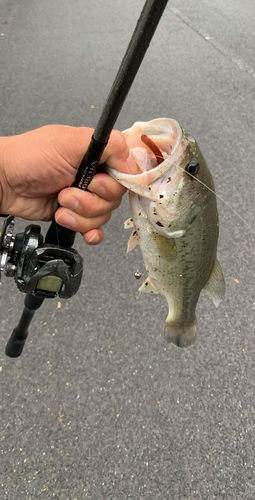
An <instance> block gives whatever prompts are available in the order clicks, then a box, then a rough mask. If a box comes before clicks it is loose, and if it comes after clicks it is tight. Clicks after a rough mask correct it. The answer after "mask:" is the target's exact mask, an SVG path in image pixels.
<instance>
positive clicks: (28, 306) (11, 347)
mask: <svg viewBox="0 0 255 500" xmlns="http://www.w3.org/2000/svg"><path fill="white" fill-rule="evenodd" d="M43 300H44V299H41V298H39V297H35V296H34V295H32V294H30V293H27V295H26V297H25V304H24V305H25V307H24V310H23V313H22V316H21V318H20V321H19V324H18V326H16V328H14V330H13V332H12V334H11V336H10V338H9V340H8V342H7V345H6V348H5V354H6V355H7V356H9V358H18V357H19V356H20V355H21V353H22V351H23V347H24V345H25V342H26V338H27V336H28V328H29V325H30V323H31V321H32V318H33V316H34V313H35V311H36V309H39V307H40V306H41V305H42V303H43Z"/></svg>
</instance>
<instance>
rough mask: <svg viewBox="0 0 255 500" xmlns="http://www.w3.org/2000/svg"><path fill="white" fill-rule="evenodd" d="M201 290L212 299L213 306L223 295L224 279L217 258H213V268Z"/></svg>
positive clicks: (216, 304) (219, 301) (216, 305)
mask: <svg viewBox="0 0 255 500" xmlns="http://www.w3.org/2000/svg"><path fill="white" fill-rule="evenodd" d="M203 290H204V291H205V293H206V295H207V296H208V297H209V298H210V299H211V300H212V302H213V303H214V305H215V307H218V306H219V305H220V303H221V302H222V300H223V299H224V295H225V281H224V278H223V274H222V270H221V267H220V264H219V262H218V259H217V258H216V259H215V263H214V266H213V270H212V273H211V276H210V278H209V280H208V281H207V283H206V285H205V286H204V288H203Z"/></svg>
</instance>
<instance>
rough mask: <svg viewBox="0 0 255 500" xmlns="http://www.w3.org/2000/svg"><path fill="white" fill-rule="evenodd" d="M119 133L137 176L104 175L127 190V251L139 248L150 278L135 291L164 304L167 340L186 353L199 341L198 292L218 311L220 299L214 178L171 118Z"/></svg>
mask: <svg viewBox="0 0 255 500" xmlns="http://www.w3.org/2000/svg"><path fill="white" fill-rule="evenodd" d="M123 134H124V137H125V139H126V141H127V144H128V146H129V150H130V154H131V155H132V157H133V159H134V161H135V163H136V166H137V172H136V173H134V174H133V173H131V174H124V173H121V172H118V171H117V170H114V169H112V168H110V167H107V171H108V173H109V174H110V175H111V176H112V177H113V178H114V179H116V180H117V181H118V182H119V183H120V184H122V185H123V186H125V187H126V188H127V189H128V190H129V203H130V209H131V218H130V219H128V220H127V221H126V222H125V228H132V234H131V236H130V239H129V242H128V250H127V251H128V252H130V251H131V250H132V249H133V248H135V246H136V245H140V249H141V253H142V257H143V261H144V264H145V268H146V271H147V273H148V277H147V278H146V280H145V281H144V283H143V284H142V286H141V287H140V288H139V290H140V291H141V292H146V293H155V294H160V295H163V296H164V297H165V298H166V300H167V303H168V309H169V310H168V315H167V318H166V326H165V339H166V341H167V342H169V343H173V344H175V345H176V346H178V347H181V348H186V347H190V346H191V345H193V344H194V342H195V340H196V335H197V321H196V314H195V313H196V306H197V302H198V299H199V296H200V293H201V291H202V290H204V292H205V293H206V294H207V296H208V297H209V298H210V299H211V300H212V302H213V303H214V305H215V306H216V307H218V306H219V305H220V303H221V302H222V300H223V298H224V295H225V282H224V277H223V273H222V270H221V267H220V264H219V262H218V259H217V243H218V237H219V219H218V210H217V203H216V194H215V188H214V183H213V179H212V175H211V173H210V171H209V168H208V167H207V164H206V162H205V159H204V157H203V155H202V153H201V151H200V149H199V146H198V144H197V142H196V140H195V139H194V138H193V137H192V136H191V135H190V134H188V133H186V132H185V131H184V130H183V129H182V128H181V126H180V125H179V123H178V122H177V121H176V120H174V119H170V118H157V119H154V120H151V121H148V122H136V123H134V125H133V126H132V127H131V128H129V129H127V130H125V131H124V132H123Z"/></svg>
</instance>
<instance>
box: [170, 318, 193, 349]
mask: <svg viewBox="0 0 255 500" xmlns="http://www.w3.org/2000/svg"><path fill="white" fill-rule="evenodd" d="M196 323H197V322H196V319H195V320H194V321H193V323H190V324H188V325H185V326H180V325H178V323H175V322H174V321H169V322H168V321H167V322H166V329H165V339H166V341H167V342H169V343H170V342H172V343H173V344H175V345H177V346H178V347H190V346H191V345H193V344H194V342H195V340H196V336H197V327H196Z"/></svg>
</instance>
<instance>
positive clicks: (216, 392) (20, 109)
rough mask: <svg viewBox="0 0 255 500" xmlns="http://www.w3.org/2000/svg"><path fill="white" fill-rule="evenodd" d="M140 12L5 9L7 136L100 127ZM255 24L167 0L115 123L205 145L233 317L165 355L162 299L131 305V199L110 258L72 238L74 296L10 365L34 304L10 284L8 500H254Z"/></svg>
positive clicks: (4, 395)
mask: <svg viewBox="0 0 255 500" xmlns="http://www.w3.org/2000/svg"><path fill="white" fill-rule="evenodd" d="M143 3H144V2H143V1H141V0H129V1H128V2H126V1H125V2H124V1H121V0H112V1H111V2H105V1H104V0H97V1H96V2H88V1H87V0H75V2H71V1H68V0H53V1H52V0H51V1H50V0H42V1H37V0H29V1H28V0H19V1H18V2H16V1H14V0H0V27H1V33H0V35H1V37H0V47H1V50H0V52H1V55H0V116H1V121H0V133H1V135H13V134H19V133H22V132H25V131H27V130H31V129H34V128H37V127H41V126H43V125H46V124H49V123H63V124H69V125H74V126H81V125H87V126H91V127H94V126H95V125H96V123H97V120H98V118H99V116H100V111H101V110H102V107H103V104H104V101H105V99H106V97H107V94H108V92H109V89H110V87H111V84H112V82H113V80H114V77H115V74H116V72H117V70H118V67H119V64H120V62H121V59H122V57H123V55H124V53H125V50H126V47H127V45H128V42H129V39H130V37H131V34H132V32H133V29H134V27H135V25H136V21H137V19H138V17H139V14H140V12H141V9H142V6H143ZM254 16H255V4H254V1H253V0H243V1H242V2H240V1H239V0H225V1H224V2H222V0H215V1H214V2H211V1H209V0H201V1H200V2H197V1H195V0H189V2H182V1H181V0H170V1H169V4H168V6H167V8H166V10H165V13H164V15H163V18H162V20H161V21H160V24H159V26H158V29H157V32H156V34H155V36H154V38H153V41H152V43H151V45H150V48H149V50H148V52H147V54H146V57H145V59H144V61H143V63H142V66H141V68H140V71H139V73H138V75H137V77H136V80H135V82H134V85H133V87H132V89H131V91H130V94H129V96H128V98H127V100H126V103H125V104H124V106H123V109H122V111H121V113H120V116H119V118H118V121H117V124H116V128H118V129H119V130H124V129H126V128H128V127H130V126H131V125H132V124H133V123H134V122H135V121H141V120H144V121H148V120H151V119H153V118H157V117H169V118H175V119H176V120H177V121H178V122H179V123H180V125H181V126H182V127H183V128H184V129H185V130H186V131H187V132H189V133H190V134H192V135H193V136H194V137H195V138H196V139H197V141H198V144H199V146H200V148H201V150H202V152H203V154H204V156H205V158H206V160H207V163H208V166H209V168H210V170H211V172H212V175H213V178H214V182H215V186H216V192H217V194H218V209H219V218H220V239H219V245H218V259H219V261H220V263H221V266H222V269H223V273H224V277H225V281H226V297H225V300H224V302H223V303H222V304H221V306H220V307H219V309H215V308H214V306H213V304H212V303H211V302H210V301H209V300H208V299H207V298H206V297H205V296H204V295H203V294H201V297H200V299H199V304H198V307H197V322H198V338H197V341H196V343H195V345H194V346H193V347H192V348H190V349H187V350H181V349H178V348H176V347H175V346H173V345H168V344H166V342H165V340H164V335H163V332H164V323H165V319H166V316H167V304H166V302H165V299H164V298H163V297H160V296H149V295H147V294H140V293H139V292H138V287H139V282H138V281H137V280H136V279H135V277H134V273H135V271H136V270H137V269H139V270H140V272H141V273H142V279H145V277H146V272H145V270H144V267H143V262H142V258H141V254H140V250H139V248H138V247H136V248H135V249H134V250H133V251H132V252H131V253H129V254H128V255H127V254H126V245H127V241H128V237H129V232H128V231H126V230H124V228H123V222H124V220H126V219H127V218H128V216H129V206H128V198H127V196H125V197H124V199H123V202H122V204H121V206H120V207H119V209H118V210H117V211H115V212H114V214H113V216H112V218H111V220H110V222H109V223H108V224H107V226H106V229H105V240H104V242H103V243H102V244H101V245H99V246H98V247H93V248H92V247H87V246H86V245H85V244H84V243H83V240H82V238H81V237H80V236H78V237H77V239H76V248H77V250H78V251H79V252H80V253H81V254H82V256H83V257H84V264H85V265H84V277H83V281H82V285H81V287H80V290H79V292H78V293H77V295H76V296H74V297H73V298H72V299H70V300H67V301H64V300H58V299H56V300H54V301H47V302H46V301H45V303H44V304H43V306H42V308H41V310H40V311H38V313H37V314H36V316H35V318H34V320H33V324H32V326H31V331H30V334H29V338H28V340H27V344H26V346H25V349H24V352H23V354H22V356H21V357H20V358H18V359H10V358H8V357H7V356H5V352H4V350H5V345H6V342H7V340H8V338H9V335H10V333H11V331H12V329H13V327H14V326H16V324H17V322H18V319H19V317H20V313H21V310H22V307H23V300H24V296H23V295H22V294H21V293H20V292H19V291H18V290H17V288H16V285H15V284H14V282H13V280H12V279H11V278H4V279H3V282H2V286H1V289H0V294H1V305H0V367H1V368H0V379H1V419H0V437H1V461H0V470H1V474H0V477H1V481H0V487H1V490H2V493H1V494H0V496H1V498H3V499H4V500H25V499H27V500H34V499H36V498H40V499H47V500H48V499H53V498H54V499H58V500H83V499H93V500H99V499H100V500H101V499H111V500H125V499H127V498H131V499H134V500H136V499H137V500H168V499H171V500H177V499H178V500H179V499H181V500H182V499H194V500H200V499H201V500H207V499H208V500H212V499H228V500H241V499H246V500H247V499H254V498H255V476H254V467H255V460H254V451H255V436H254V428H255V404H254V399H255V398H254V396H255V379H254V377H255V361H254V360H255V324H254V308H255V293H254V274H255V273H254V271H255V259H254V239H255V238H254V234H255V209H254V187H255V181H254V157H255V148H254V132H255V118H254V117H255V56H254V54H255V52H254V47H255V30H254ZM26 225H27V222H26V221H23V220H17V224H16V227H17V230H23V229H24V228H25V226H26ZM42 227H43V231H44V234H45V231H46V229H47V227H48V225H47V224H46V223H43V224H42Z"/></svg>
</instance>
